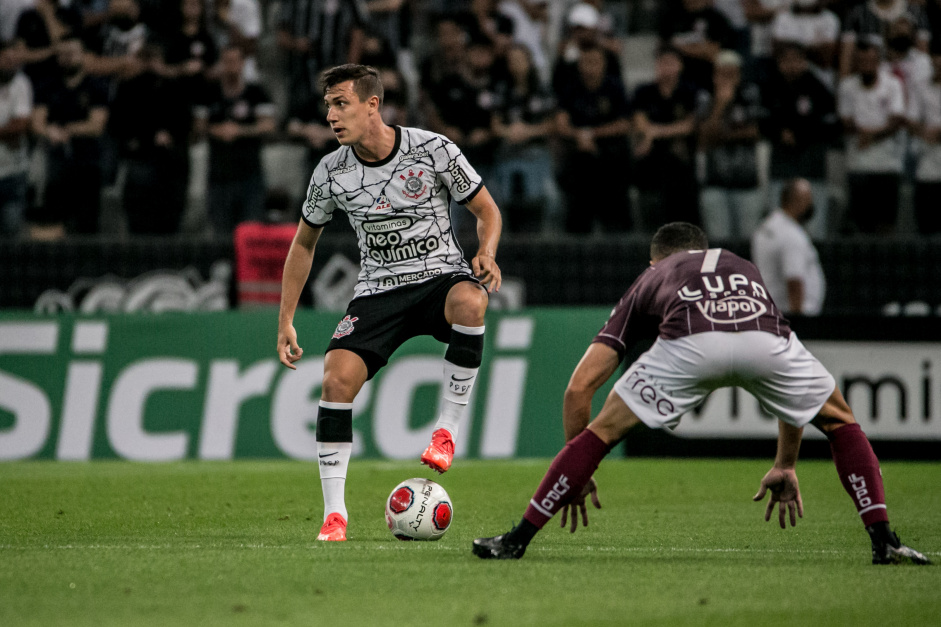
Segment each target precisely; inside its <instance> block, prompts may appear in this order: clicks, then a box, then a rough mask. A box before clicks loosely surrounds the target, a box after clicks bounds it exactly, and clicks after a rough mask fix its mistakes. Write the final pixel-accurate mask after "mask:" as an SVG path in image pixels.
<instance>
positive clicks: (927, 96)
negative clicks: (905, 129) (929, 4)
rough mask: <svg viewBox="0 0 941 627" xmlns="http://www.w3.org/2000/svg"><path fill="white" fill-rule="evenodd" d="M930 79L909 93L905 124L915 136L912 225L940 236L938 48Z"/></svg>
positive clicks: (940, 77) (940, 84) (940, 70)
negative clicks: (915, 159) (908, 125)
mask: <svg viewBox="0 0 941 627" xmlns="http://www.w3.org/2000/svg"><path fill="white" fill-rule="evenodd" d="M931 62H932V66H933V76H932V78H931V80H930V81H928V82H925V83H920V84H918V85H916V86H915V89H914V90H913V91H912V92H911V96H912V97H911V99H910V100H909V102H908V120H909V124H910V125H911V129H912V134H913V136H914V144H915V148H916V154H917V156H918V165H917V167H916V169H915V221H916V223H917V225H918V232H919V233H922V234H924V235H928V234H934V233H941V48H936V49H935V50H933V51H932V55H931Z"/></svg>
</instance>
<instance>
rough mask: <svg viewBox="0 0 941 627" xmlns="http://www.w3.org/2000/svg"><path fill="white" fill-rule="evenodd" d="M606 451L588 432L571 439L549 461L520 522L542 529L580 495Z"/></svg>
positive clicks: (591, 433) (600, 442)
mask: <svg viewBox="0 0 941 627" xmlns="http://www.w3.org/2000/svg"><path fill="white" fill-rule="evenodd" d="M609 450H610V448H609V447H608V445H607V444H605V443H604V442H603V441H602V440H601V438H599V437H598V436H597V435H595V434H594V433H593V432H592V431H591V430H589V429H585V430H584V431H582V432H581V433H580V434H579V435H578V436H576V437H574V438H572V440H571V441H570V442H569V443H568V444H566V445H565V448H563V449H562V450H561V451H560V452H559V454H558V455H556V457H555V459H554V460H553V461H552V465H551V466H549V471H548V472H547V473H546V476H545V477H543V479H542V483H540V484H539V488H538V489H537V490H536V494H534V495H533V498H532V500H531V501H530V502H529V507H527V508H526V513H525V514H523V518H524V519H525V520H528V521H529V522H531V523H532V524H534V525H535V526H536V527H537V528H539V529H542V528H543V526H544V525H545V524H546V523H547V522H549V519H550V518H552V517H553V516H554V515H555V513H556V512H557V511H559V510H560V509H562V506H563V505H567V504H569V503H570V502H572V499H574V498H575V496H576V495H578V494H581V492H582V488H584V487H585V484H587V483H588V480H589V479H591V476H592V475H593V474H594V473H595V469H596V468H598V464H600V463H601V460H602V459H603V458H604V456H605V455H607V454H608V451H609Z"/></svg>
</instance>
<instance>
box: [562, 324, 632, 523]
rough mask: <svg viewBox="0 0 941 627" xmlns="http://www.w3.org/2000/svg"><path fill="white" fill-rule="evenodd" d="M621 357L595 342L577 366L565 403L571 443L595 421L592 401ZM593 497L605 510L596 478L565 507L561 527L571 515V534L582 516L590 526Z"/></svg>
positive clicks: (563, 410)
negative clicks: (587, 497) (589, 500)
mask: <svg viewBox="0 0 941 627" xmlns="http://www.w3.org/2000/svg"><path fill="white" fill-rule="evenodd" d="M620 363H621V358H620V356H619V355H618V353H617V351H615V350H614V349H613V348H611V347H610V346H608V345H606V344H599V343H597V342H594V343H592V344H590V345H589V346H588V350H586V351H585V354H584V355H583V356H582V359H581V361H579V362H578V365H577V366H575V371H574V372H573V373H572V378H571V379H569V384H568V387H566V388H565V398H564V400H563V401H562V422H563V425H564V427H565V440H566V441H569V440H571V439H572V438H574V437H575V436H577V435H578V434H579V433H581V432H582V431H583V430H584V429H585V427H586V426H588V421H589V419H590V418H591V399H592V397H593V396H594V395H595V392H597V391H598V388H600V387H601V386H602V385H604V382H605V381H607V380H608V379H609V378H610V377H611V375H612V374H613V373H614V371H615V370H617V367H618V364H620ZM586 496H591V503H592V505H594V506H595V507H596V508H597V509H601V501H599V500H598V484H597V483H595V480H594V478H592V479H591V480H589V482H588V483H587V484H586V485H585V488H584V489H583V490H582V493H581V494H579V495H578V497H576V498H575V499H574V500H573V501H572V502H571V503H569V504H568V505H566V506H565V507H563V508H562V518H561V521H560V522H561V526H562V528H565V526H566V524H567V522H568V520H569V516H571V521H572V522H571V527H570V531H571V532H572V533H575V530H576V529H577V528H578V514H579V512H580V513H581V517H582V525H583V526H585V527H587V526H588V508H587V507H586V506H585V497H586Z"/></svg>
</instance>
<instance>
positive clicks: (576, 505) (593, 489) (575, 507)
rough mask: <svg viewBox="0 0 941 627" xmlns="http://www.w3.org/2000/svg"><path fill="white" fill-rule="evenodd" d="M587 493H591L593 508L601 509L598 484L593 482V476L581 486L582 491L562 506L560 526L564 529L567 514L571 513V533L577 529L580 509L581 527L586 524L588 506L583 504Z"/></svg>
mask: <svg viewBox="0 0 941 627" xmlns="http://www.w3.org/2000/svg"><path fill="white" fill-rule="evenodd" d="M589 495H591V504H592V505H594V506H595V509H601V501H599V500H598V484H597V483H595V478H594V477H592V478H591V479H589V480H588V483H586V484H585V487H584V488H582V493H581V494H579V495H578V496H577V497H576V498H575V500H573V501H572V502H571V503H569V504H568V505H566V506H565V507H563V508H562V524H561V527H562V528H563V529H565V525H566V522H567V521H568V517H569V514H571V516H572V526H571V529H569V531H570V532H571V533H575V530H576V529H578V512H579V511H581V514H582V527H587V526H588V507H586V506H585V497H586V496H589Z"/></svg>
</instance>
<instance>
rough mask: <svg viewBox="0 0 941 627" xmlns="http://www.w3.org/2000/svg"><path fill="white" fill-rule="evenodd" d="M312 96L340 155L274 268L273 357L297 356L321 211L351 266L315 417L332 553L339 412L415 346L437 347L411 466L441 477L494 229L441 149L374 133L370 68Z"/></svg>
mask: <svg viewBox="0 0 941 627" xmlns="http://www.w3.org/2000/svg"><path fill="white" fill-rule="evenodd" d="M321 86H322V87H323V90H324V100H325V102H326V105H327V109H328V112H327V122H328V123H329V124H330V127H331V128H332V129H333V132H334V134H335V135H336V137H337V140H338V141H339V142H340V148H339V149H337V150H336V151H334V152H332V153H331V154H329V155H327V156H326V157H324V158H323V159H322V160H321V161H320V163H319V165H318V166H317V167H316V169H315V170H314V173H313V176H312V177H311V179H310V185H309V186H308V191H307V199H306V200H305V201H304V204H303V207H302V218H301V221H300V223H299V224H298V227H297V233H296V234H295V236H294V241H293V242H292V243H291V248H290V250H289V251H288V255H287V259H286V261H285V263H284V278H283V281H282V286H281V311H280V316H279V319H278V355H279V358H280V359H281V363H283V364H284V365H285V366H287V367H288V368H292V369H295V366H294V362H296V361H297V360H298V359H300V358H301V355H302V354H303V351H302V350H301V348H300V347H299V346H298V343H297V333H296V331H295V330H294V325H293V320H294V311H295V309H296V308H297V301H298V297H299V296H300V293H301V290H302V289H303V287H304V284H305V283H306V281H307V276H308V274H309V273H310V268H311V263H312V261H313V257H314V248H315V246H316V244H317V240H318V239H319V238H320V234H321V232H322V231H323V228H324V227H325V226H326V225H327V224H328V223H329V222H330V220H331V219H332V218H333V213H334V211H335V210H336V209H337V208H339V209H342V210H343V211H344V212H345V213H346V214H347V217H348V218H349V220H350V223H351V224H352V225H353V228H354V229H355V231H356V235H357V239H358V241H359V249H360V255H361V259H362V267H361V270H360V274H359V282H358V283H357V286H356V291H355V294H354V297H353V300H352V301H351V302H350V304H349V307H348V308H347V311H346V316H345V317H344V318H343V319H342V320H341V321H340V324H339V325H338V326H337V328H336V331H335V332H334V333H333V339H332V340H331V341H330V344H329V346H328V347H327V355H326V358H325V360H324V378H323V392H322V395H321V401H320V409H319V413H318V417H317V453H318V456H319V458H320V459H319V462H320V479H321V484H322V487H323V496H324V524H323V527H322V528H321V530H320V535H318V536H317V539H318V540H326V541H339V540H346V528H347V520H348V514H347V510H346V504H345V500H344V490H345V483H346V471H347V466H348V464H349V459H350V453H351V449H352V441H353V432H352V422H353V400H354V399H355V398H356V394H357V393H358V392H359V390H360V388H362V386H363V384H364V383H366V381H367V380H369V379H371V378H372V377H373V376H374V375H375V374H376V372H377V371H378V370H379V369H380V368H382V367H383V366H384V365H385V364H386V363H387V362H388V359H389V356H390V355H391V354H392V353H393V352H394V351H395V349H396V348H398V347H399V346H400V345H401V344H402V343H403V342H405V341H406V340H407V339H409V338H411V337H415V336H417V335H431V336H433V337H435V339H437V340H439V341H441V342H445V343H447V344H448V349H447V352H446V353H445V356H444V374H443V381H442V397H443V398H442V402H441V404H440V407H441V409H440V414H439V416H438V421H437V423H436V425H435V431H434V434H433V436H432V441H431V444H430V445H429V446H428V448H427V449H426V450H425V452H424V453H423V454H422V456H421V461H422V463H423V464H426V465H428V466H429V467H431V468H432V469H433V470H436V471H437V472H439V473H442V472H445V471H446V470H448V468H449V467H450V466H451V460H452V458H453V455H454V439H455V437H456V436H457V433H458V429H459V427H460V423H461V419H462V418H463V415H464V413H465V410H466V408H467V401H468V399H469V397H470V393H471V390H472V388H473V386H474V381H475V379H476V377H477V369H478V368H479V366H480V362H481V355H482V353H483V338H484V335H483V334H484V312H485V311H486V309H487V302H488V298H489V296H488V293H489V292H493V291H497V290H499V288H500V281H501V277H500V268H499V266H497V263H496V261H495V259H494V257H495V255H496V252H497V243H498V242H499V240H500V231H501V228H502V220H501V218H500V211H499V209H498V208H497V205H496V203H494V201H493V198H492V197H491V196H490V193H489V192H488V191H487V188H486V187H484V184H483V182H482V181H481V179H480V177H479V176H478V175H477V172H475V171H474V168H473V167H471V165H470V164H469V163H468V162H467V159H465V158H464V155H463V154H462V153H461V150H460V149H459V148H458V147H457V146H456V145H455V144H454V143H452V142H451V141H450V140H448V138H446V137H444V136H442V135H438V134H436V133H431V132H428V131H424V130H420V129H415V128H402V127H398V126H396V127H391V126H388V125H386V124H385V123H384V122H383V121H382V117H381V115H380V108H381V106H382V96H383V92H382V83H381V82H380V80H379V75H378V73H377V71H376V70H375V69H374V68H372V67H369V66H363V65H353V64H350V65H341V66H338V67H335V68H332V69H330V70H327V71H326V72H324V74H323V75H322V78H321ZM452 198H453V199H454V200H456V201H457V202H458V203H460V204H462V205H464V206H466V207H467V209H468V210H469V211H470V212H471V213H472V214H473V215H474V216H475V217H476V218H477V238H478V240H479V245H478V248H477V252H476V254H475V255H474V257H473V259H472V260H471V263H470V265H469V266H468V264H467V262H466V261H465V260H464V254H463V251H462V250H461V247H460V246H459V245H458V243H457V240H456V239H455V236H454V233H453V231H452V229H451V221H450V216H449V212H448V211H449V205H450V200H451V199H452ZM484 286H486V287H484Z"/></svg>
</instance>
